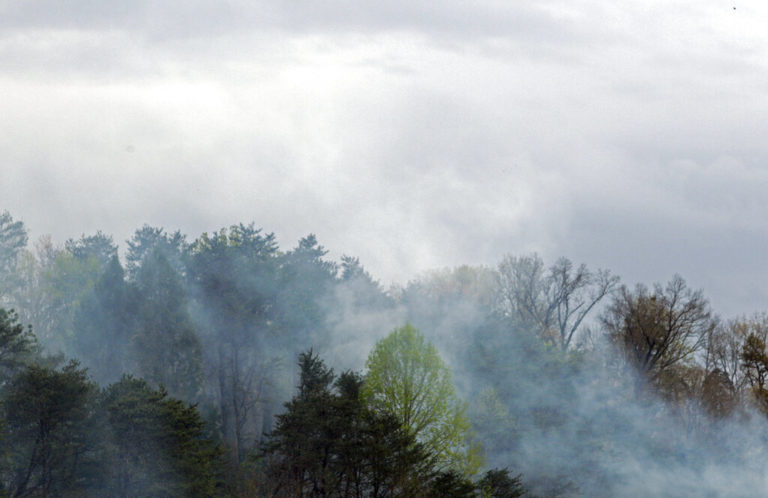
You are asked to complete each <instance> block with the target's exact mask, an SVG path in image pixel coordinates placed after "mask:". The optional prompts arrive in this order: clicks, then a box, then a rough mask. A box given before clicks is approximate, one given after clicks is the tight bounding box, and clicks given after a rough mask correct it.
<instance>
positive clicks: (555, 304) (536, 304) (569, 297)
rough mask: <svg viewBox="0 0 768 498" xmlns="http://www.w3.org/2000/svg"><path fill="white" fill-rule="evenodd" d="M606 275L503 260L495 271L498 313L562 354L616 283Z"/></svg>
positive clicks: (525, 259)
mask: <svg viewBox="0 0 768 498" xmlns="http://www.w3.org/2000/svg"><path fill="white" fill-rule="evenodd" d="M618 280H619V279H618V277H616V276H613V275H611V274H610V272H608V271H607V270H598V271H596V272H591V271H589V270H588V269H587V267H586V265H584V264H582V265H579V266H578V267H574V264H573V263H572V262H571V261H570V260H569V259H567V258H560V259H559V260H557V262H556V263H555V264H554V265H553V266H552V267H550V268H549V270H546V269H545V267H544V262H543V261H542V259H541V258H540V257H539V256H538V255H537V254H533V255H530V256H522V257H514V256H506V257H505V258H504V259H503V260H502V262H501V263H500V264H499V267H498V269H497V282H498V286H499V298H500V305H501V308H502V310H503V311H504V312H505V313H507V314H508V315H510V316H513V317H515V318H516V319H518V320H519V321H520V322H521V323H522V324H523V325H525V326H528V327H532V328H534V329H535V330H537V331H538V332H539V333H540V334H541V335H542V336H543V337H544V338H545V339H547V340H550V341H552V342H553V343H554V344H556V345H557V346H558V347H559V348H560V349H561V350H562V351H566V350H567V349H568V348H569V346H570V345H571V343H572V341H573V338H574V336H575V334H576V332H577V331H578V330H579V327H580V326H581V324H582V323H583V321H584V319H585V318H586V317H587V315H588V314H589V313H590V312H591V311H592V310H593V309H594V308H595V306H596V305H597V304H598V303H599V302H600V301H601V300H602V299H603V298H604V297H605V296H606V295H608V294H610V293H611V292H612V291H613V289H614V288H615V286H616V284H617V283H618Z"/></svg>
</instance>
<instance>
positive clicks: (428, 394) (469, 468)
mask: <svg viewBox="0 0 768 498" xmlns="http://www.w3.org/2000/svg"><path fill="white" fill-rule="evenodd" d="M366 368H367V369H368V373H367V374H366V378H365V384H364V387H363V396H364V397H365V399H366V400H368V402H369V403H371V405H372V406H374V407H376V408H377V409H379V410H382V411H386V412H389V413H392V414H394V415H395V416H396V417H398V418H399V419H400V420H401V421H402V423H403V425H404V426H405V427H406V428H407V429H408V430H409V431H411V433H413V434H414V435H415V436H416V438H417V440H418V441H419V442H421V443H422V444H423V445H424V447H425V449H426V450H427V451H429V452H432V453H434V454H435V455H436V456H437V458H438V460H439V462H440V466H441V467H442V468H443V469H444V470H449V469H453V470H457V471H459V472H460V473H461V474H462V475H465V476H471V475H473V474H475V473H476V472H477V470H478V469H479V468H480V466H481V465H482V457H481V455H480V450H479V448H478V447H477V445H476V444H473V442H472V441H471V436H472V433H471V427H470V422H469V419H468V418H467V416H466V413H465V412H466V408H465V404H464V403H463V402H461V401H460V400H459V398H458V397H457V395H456V390H455V387H454V385H453V382H452V380H451V372H450V370H449V369H448V367H447V366H446V365H445V363H444V362H443V360H442V359H441V358H440V355H439V354H438V352H437V350H436V349H435V347H434V346H433V345H432V344H431V343H429V342H428V341H427V340H426V339H425V338H424V335H423V334H421V332H419V331H418V330H416V329H415V328H413V327H412V326H411V325H410V324H406V325H405V326H404V327H401V328H397V329H395V330H394V331H392V333H390V334H389V335H388V336H387V337H385V338H384V339H382V340H380V341H379V342H377V343H376V345H375V346H374V348H373V350H372V351H371V353H370V354H369V356H368V360H367V362H366Z"/></svg>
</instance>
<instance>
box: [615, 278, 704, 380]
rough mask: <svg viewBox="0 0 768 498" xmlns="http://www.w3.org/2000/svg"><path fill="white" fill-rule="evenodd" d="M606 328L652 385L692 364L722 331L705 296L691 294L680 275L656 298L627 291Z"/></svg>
mask: <svg viewBox="0 0 768 498" xmlns="http://www.w3.org/2000/svg"><path fill="white" fill-rule="evenodd" d="M601 322H602V324H603V327H604V328H605V331H606V333H607V334H608V336H609V337H610V339H611V340H612V342H613V343H614V344H615V345H616V346H617V347H619V349H620V350H622V351H623V352H624V354H625V356H626V359H627V361H628V362H629V363H630V364H632V365H634V366H635V367H636V368H637V369H638V370H639V371H640V372H642V373H644V374H646V376H647V377H648V379H649V380H651V381H652V382H658V381H659V379H660V378H661V377H662V376H663V375H664V374H666V373H667V372H669V371H671V370H672V369H674V368H675V367H677V366H679V365H681V364H683V363H685V362H686V361H688V360H692V359H693V356H694V354H695V353H696V352H697V351H699V350H700V349H702V347H704V345H705V344H706V340H707V338H708V337H709V336H710V335H711V334H712V332H713V331H714V330H715V327H716V326H717V319H716V318H715V317H714V316H713V315H712V312H711V311H710V308H709V303H708V302H707V300H706V299H704V297H703V295H702V293H701V291H692V290H691V289H689V288H688V287H687V286H686V284H685V280H683V279H682V278H681V277H680V276H679V275H675V277H674V278H673V279H672V280H671V281H670V282H669V283H668V284H667V285H666V287H664V288H662V287H661V285H659V284H656V285H655V286H654V290H653V292H649V290H648V289H647V288H646V287H645V286H643V285H638V286H636V287H635V290H634V291H630V290H628V289H627V288H626V286H622V287H621V288H620V289H619V292H618V293H617V294H616V295H615V297H614V299H613V302H612V303H611V304H610V306H609V307H608V308H607V309H606V311H605V312H604V313H603V315H602V317H601Z"/></svg>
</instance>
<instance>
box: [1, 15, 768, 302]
mask: <svg viewBox="0 0 768 498" xmlns="http://www.w3.org/2000/svg"><path fill="white" fill-rule="evenodd" d="M763 4H764V2H757V1H756V0H748V1H744V2H743V3H742V2H741V1H739V2H737V3H735V4H734V3H731V2H730V0H729V2H724V1H719V0H690V1H687V0H686V1H678V0H664V1H655V0H623V1H620V2H608V1H602V2H597V1H589V0H568V1H565V0H564V1H531V2H523V1H519V0H476V1H472V2H469V1H463V2H459V1H456V0H445V1H440V2H435V1H426V0H407V1H406V0H391V1H386V2H382V1H368V0H348V1H335V2H334V1H329V2H325V1H316V0H312V1H309V0H293V1H278V0H273V1H253V0H247V1H246V0H232V1H213V0H196V1H185V2H177V1H169V0H158V1H154V2H153V1H147V0H145V1H139V0H137V1H134V2H124V1H117V0H101V1H98V2H94V1H91V0H88V1H86V0H80V1H76V0H73V1H69V2H60V1H59V0H47V1H25V0H0V172H1V176H0V210H4V209H7V210H9V211H10V212H11V214H12V215H13V216H14V217H16V218H18V219H21V220H23V221H24V222H25V224H26V225H27V227H28V228H29V229H30V232H31V235H32V236H33V237H38V236H40V235H42V234H51V235H52V236H53V238H54V241H56V242H58V243H63V242H64V240H66V239H67V238H70V237H78V236H79V235H80V234H82V233H86V234H88V233H93V232H95V231H96V230H98V229H101V230H103V231H105V232H107V233H109V234H112V235H114V237H115V239H116V241H117V242H119V243H120V244H121V246H125V244H124V241H125V239H127V238H128V237H129V236H130V235H131V233H132V232H133V231H134V230H135V229H136V228H139V227H140V226H141V225H142V224H144V223H149V224H151V225H156V226H162V227H165V228H166V229H170V230H175V229H180V230H182V232H184V233H186V234H188V235H189V237H190V238H195V237H197V236H198V235H199V234H200V233H201V232H203V231H211V230H216V229H218V228H220V227H223V226H228V225H230V224H233V223H238V222H250V221H254V222H255V223H256V225H257V226H261V227H263V228H264V229H265V230H267V231H271V232H275V234H276V235H277V237H278V240H279V242H280V244H281V246H282V247H283V248H289V247H292V246H293V245H295V243H296V241H297V240H298V239H299V238H300V237H301V236H303V235H306V234H308V233H310V232H314V233H315V234H316V235H317V236H318V238H319V240H320V242H321V243H322V244H323V245H325V246H326V247H327V248H328V249H330V250H331V256H333V257H338V256H340V255H341V254H342V253H346V254H350V255H354V256H358V257H360V259H361V261H362V262H363V264H364V265H365V266H366V267H367V268H368V269H369V270H370V271H371V272H372V273H373V274H374V276H376V277H378V278H379V279H381V280H382V282H383V283H384V284H385V285H388V284H389V283H390V282H392V281H398V282H401V283H405V282H406V281H407V280H408V279H410V278H412V277H414V276H415V275H416V274H417V273H418V272H419V271H423V270H426V269H430V268H437V267H444V266H455V265H459V264H495V263H496V262H497V261H498V260H499V259H500V258H501V257H502V256H503V255H504V254H505V253H514V254H521V253H528V252H531V251H538V252H539V253H540V254H542V255H543V257H544V258H545V259H546V260H547V261H552V260H553V259H554V258H556V257H558V256H561V255H564V256H568V257H569V258H571V259H573V260H575V261H577V262H586V263H587V264H589V265H590V266H592V267H604V268H608V269H611V270H612V271H613V272H615V273H617V274H619V275H620V276H621V277H622V279H623V281H624V282H626V283H628V284H631V285H634V283H635V282H645V283H653V282H655V281H667V280H668V279H669V278H670V277H671V276H672V275H673V274H674V273H676V272H677V273H680V274H681V275H682V276H683V277H684V278H686V279H687V281H688V282H689V284H691V285H692V286H693V287H697V288H703V289H704V291H705V294H706V295H707V296H709V297H710V300H711V301H712V303H713V305H714V307H715V308H716V310H718V311H720V312H721V313H722V314H724V315H726V316H731V315H734V314H737V313H751V312H754V311H763V310H766V311H768V251H767V248H768V244H767V243H768V216H767V215H768V29H766V27H767V26H768V5H763ZM734 7H736V8H735V9H734Z"/></svg>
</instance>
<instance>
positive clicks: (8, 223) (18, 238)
mask: <svg viewBox="0 0 768 498" xmlns="http://www.w3.org/2000/svg"><path fill="white" fill-rule="evenodd" d="M27 238H28V237H27V230H26V229H25V228H24V223H22V222H21V221H14V220H13V217H12V216H11V215H10V213H9V212H8V211H3V212H2V213H0V304H2V303H3V301H4V298H5V297H6V296H7V294H8V293H9V292H10V291H12V290H13V288H14V287H15V286H17V285H18V284H19V281H18V280H17V279H16V276H15V275H14V270H15V268H16V263H17V260H18V257H19V255H20V254H21V252H22V250H23V249H24V247H26V245H27Z"/></svg>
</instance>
